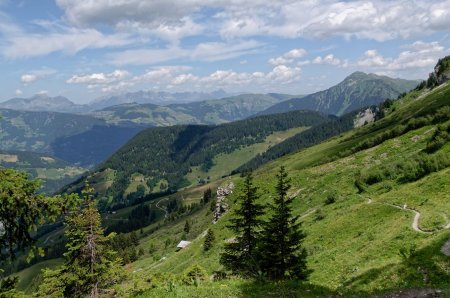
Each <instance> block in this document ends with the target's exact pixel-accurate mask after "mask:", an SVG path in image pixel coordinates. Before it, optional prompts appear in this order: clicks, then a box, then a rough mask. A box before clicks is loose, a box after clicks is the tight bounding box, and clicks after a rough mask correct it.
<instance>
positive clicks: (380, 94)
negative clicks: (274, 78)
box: [260, 72, 419, 116]
mask: <svg viewBox="0 0 450 298" xmlns="http://www.w3.org/2000/svg"><path fill="white" fill-rule="evenodd" d="M418 83H419V82H418V81H410V80H402V79H393V78H389V77H386V76H378V75H375V74H366V73H363V72H354V73H352V74H351V75H349V76H348V77H346V78H345V79H344V80H343V81H342V82H341V83H339V84H337V85H336V86H333V87H331V88H329V89H327V90H324V91H319V92H317V93H313V94H310V95H307V96H305V97H303V98H293V99H290V100H287V101H284V102H281V103H279V104H276V105H274V106H272V107H270V108H268V109H266V110H265V111H262V112H261V113H260V114H263V115H267V114H274V113H283V112H287V111H292V110H313V111H319V112H322V113H325V114H333V115H338V116H340V115H343V114H345V113H348V112H351V111H354V110H357V109H360V108H363V107H368V106H372V105H378V104H379V103H380V102H382V101H384V100H385V99H387V98H397V97H398V96H399V95H400V94H402V93H404V92H407V91H409V90H411V89H413V88H414V87H416V86H417V84H418Z"/></svg>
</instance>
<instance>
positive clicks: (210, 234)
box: [203, 229, 216, 251]
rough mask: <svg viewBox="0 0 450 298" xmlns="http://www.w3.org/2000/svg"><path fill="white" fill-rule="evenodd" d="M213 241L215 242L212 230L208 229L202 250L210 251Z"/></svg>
mask: <svg viewBox="0 0 450 298" xmlns="http://www.w3.org/2000/svg"><path fill="white" fill-rule="evenodd" d="M214 240H216V236H215V235H214V232H213V230H211V229H208V232H207V233H206V236H205V242H204V243H203V250H204V251H208V250H210V249H211V248H212V247H213V245H214Z"/></svg>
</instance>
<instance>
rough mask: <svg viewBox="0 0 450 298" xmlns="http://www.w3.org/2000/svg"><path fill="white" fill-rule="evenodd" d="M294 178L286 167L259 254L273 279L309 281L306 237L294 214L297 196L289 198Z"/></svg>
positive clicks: (281, 174)
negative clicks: (294, 201)
mask: <svg viewBox="0 0 450 298" xmlns="http://www.w3.org/2000/svg"><path fill="white" fill-rule="evenodd" d="M290 186H291V185H290V179H289V178H288V175H287V173H286V170H285V168H284V167H281V168H280V171H279V173H278V174H277V185H276V188H275V189H276V197H275V199H274V203H273V204H270V205H269V208H270V209H271V210H272V215H271V217H270V218H269V221H268V222H266V223H265V224H264V228H263V231H262V238H261V244H260V247H259V249H258V250H259V252H260V256H261V269H262V271H263V272H264V273H265V274H266V276H267V277H268V278H269V279H272V280H280V279H286V278H288V279H300V280H306V279H307V277H308V273H309V271H308V269H307V267H306V251H305V249H304V248H303V247H302V242H303V239H304V238H305V235H304V234H303V232H302V231H301V229H300V223H298V222H297V220H298V216H293V215H292V206H291V205H292V202H293V199H294V198H293V197H291V198H290V197H288V195H287V192H288V190H289V188H290Z"/></svg>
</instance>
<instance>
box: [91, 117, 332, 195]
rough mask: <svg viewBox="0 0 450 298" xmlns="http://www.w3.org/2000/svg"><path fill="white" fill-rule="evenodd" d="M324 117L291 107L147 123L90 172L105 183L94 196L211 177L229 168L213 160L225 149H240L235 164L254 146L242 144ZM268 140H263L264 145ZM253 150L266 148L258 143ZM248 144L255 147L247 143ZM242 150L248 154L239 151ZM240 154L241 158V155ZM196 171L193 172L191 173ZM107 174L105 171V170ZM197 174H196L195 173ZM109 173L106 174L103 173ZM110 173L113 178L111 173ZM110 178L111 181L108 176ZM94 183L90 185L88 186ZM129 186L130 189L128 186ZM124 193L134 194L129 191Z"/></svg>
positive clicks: (154, 188) (149, 189) (164, 187)
mask: <svg viewBox="0 0 450 298" xmlns="http://www.w3.org/2000/svg"><path fill="white" fill-rule="evenodd" d="M325 121H328V118H327V117H325V116H324V115H322V114H320V113H317V112H310V111H294V112H290V113H286V114H278V115H269V116H260V117H255V118H250V119H247V120H241V121H237V122H232V123H228V124H222V125H217V126H202V125H188V126H172V127H158V128H150V129H146V130H144V131H142V132H141V133H139V134H138V135H137V136H136V137H134V138H133V139H132V140H130V141H129V142H128V143H127V144H126V145H125V146H124V147H122V148H121V149H120V150H118V151H117V152H116V153H114V154H113V155H112V156H111V157H110V158H109V159H108V160H106V161H105V162H104V163H103V164H102V165H100V166H99V167H98V168H97V169H96V171H95V172H93V173H92V174H91V177H93V178H92V179H93V180H94V181H97V180H98V181H99V183H100V184H101V185H105V183H106V181H105V179H107V181H108V183H107V185H108V187H106V189H104V188H103V187H101V189H102V191H100V192H99V193H100V195H103V196H105V195H107V196H112V197H114V201H116V202H117V201H122V200H123V197H124V196H125V195H127V196H129V199H128V201H129V202H128V203H131V201H132V199H131V198H132V197H133V196H136V195H137V194H136V192H137V190H136V187H137V185H141V187H143V190H145V193H149V192H160V191H166V190H171V191H174V190H177V189H179V188H181V187H184V186H189V185H191V184H192V183H193V180H194V181H195V180H196V179H197V178H204V179H205V180H208V177H206V176H210V177H209V179H211V174H210V170H211V172H212V171H213V170H214V172H215V173H216V174H215V175H214V176H218V177H220V176H221V175H227V174H229V171H231V170H232V169H233V168H228V170H229V171H227V170H226V169H227V167H226V166H221V170H217V169H214V165H215V164H217V163H218V160H217V159H218V158H219V161H220V162H219V164H221V165H222V164H223V163H227V162H223V161H225V160H227V158H229V155H230V154H235V155H233V156H235V157H236V151H237V150H238V151H239V150H241V151H239V152H237V153H238V155H239V154H243V155H242V158H241V159H239V160H240V163H239V162H238V163H237V164H236V163H235V164H234V165H235V166H236V167H237V166H239V165H241V164H243V163H244V162H246V161H248V160H249V159H251V158H252V157H253V156H255V155H256V154H257V153H260V151H258V150H247V149H246V148H247V147H249V148H250V147H251V146H252V145H255V146H256V144H261V143H265V142H272V143H270V144H276V143H278V142H281V141H283V140H284V139H285V138H287V137H289V136H291V135H292V134H295V133H297V132H298V129H294V128H301V127H303V128H305V127H310V126H314V125H317V124H320V123H322V122H325ZM290 129H294V130H291V134H288V135H285V136H284V138H282V137H283V136H282V134H281V135H279V136H278V138H269V139H268V137H269V136H271V135H272V134H274V133H275V132H284V131H288V130H290ZM270 144H269V145H270ZM260 147H261V148H260V149H259V150H265V149H267V146H260ZM251 149H256V148H255V147H251ZM244 151H247V152H249V153H250V154H248V153H247V154H244ZM244 156H245V158H244ZM194 172H195V173H196V174H197V177H195V175H193V173H194ZM107 173H110V174H107ZM199 175H201V176H199ZM105 177H109V178H105ZM111 177H113V178H111ZM111 179H112V180H111ZM95 187H96V185H95V184H94V188H95ZM130 188H131V189H132V190H133V191H130ZM130 192H131V193H134V195H132V196H130Z"/></svg>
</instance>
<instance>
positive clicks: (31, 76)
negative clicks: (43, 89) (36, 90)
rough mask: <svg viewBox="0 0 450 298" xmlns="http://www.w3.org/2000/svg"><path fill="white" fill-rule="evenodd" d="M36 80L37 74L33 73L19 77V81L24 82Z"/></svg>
mask: <svg viewBox="0 0 450 298" xmlns="http://www.w3.org/2000/svg"><path fill="white" fill-rule="evenodd" d="M36 80H37V76H36V75H34V74H24V75H22V76H21V77H20V81H22V83H24V84H29V83H32V82H34V81H36Z"/></svg>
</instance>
